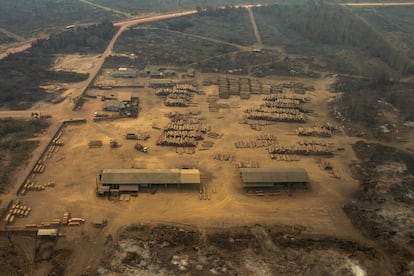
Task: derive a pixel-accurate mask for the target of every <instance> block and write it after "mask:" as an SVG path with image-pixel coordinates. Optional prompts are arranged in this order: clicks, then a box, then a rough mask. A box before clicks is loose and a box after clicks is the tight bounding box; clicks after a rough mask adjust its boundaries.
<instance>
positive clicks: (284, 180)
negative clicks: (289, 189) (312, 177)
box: [240, 168, 309, 188]
mask: <svg viewBox="0 0 414 276" xmlns="http://www.w3.org/2000/svg"><path fill="white" fill-rule="evenodd" d="M240 174H241V178H242V181H243V185H244V188H263V187H274V186H276V185H279V184H284V185H286V184H306V183H308V182H309V177H308V173H307V172H306V171H305V170H304V169H303V168H241V169H240Z"/></svg>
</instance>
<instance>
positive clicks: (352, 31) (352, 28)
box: [255, 0, 413, 74]
mask: <svg viewBox="0 0 414 276" xmlns="http://www.w3.org/2000/svg"><path fill="white" fill-rule="evenodd" d="M255 12H256V13H258V14H260V15H264V16H267V17H271V18H273V19H274V20H275V21H277V22H279V23H281V24H283V25H284V26H285V28H287V29H291V30H293V31H295V32H298V33H299V34H301V35H302V36H303V37H305V38H307V39H309V40H311V41H315V42H317V43H321V44H328V45H335V46H338V47H347V46H349V47H355V48H357V49H360V50H362V51H364V52H366V53H368V54H370V55H371V56H373V57H376V58H379V59H380V60H382V61H383V62H385V63H386V64H388V65H389V66H390V67H391V68H393V69H394V70H395V71H396V72H398V73H399V74H404V73H407V72H409V71H412V70H413V66H412V64H411V62H410V60H409V59H408V58H407V57H406V56H405V55H404V54H402V53H400V52H399V51H397V50H396V49H394V48H393V47H392V45H391V44H390V43H388V42H387V41H386V40H385V39H384V38H383V37H382V36H381V34H379V33H378V32H376V31H375V30H374V29H373V28H372V27H370V26H369V25H368V24H367V23H366V22H365V21H364V20H363V19H361V18H360V17H358V16H356V15H355V14H354V13H353V12H352V11H351V10H350V9H348V8H345V7H342V6H339V5H332V4H330V3H328V2H326V1H316V0H307V1H305V2H304V3H295V4H287V5H286V4H283V5H282V4H276V5H271V6H266V7H260V8H256V9H255Z"/></svg>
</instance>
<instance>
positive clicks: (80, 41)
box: [33, 20, 117, 54]
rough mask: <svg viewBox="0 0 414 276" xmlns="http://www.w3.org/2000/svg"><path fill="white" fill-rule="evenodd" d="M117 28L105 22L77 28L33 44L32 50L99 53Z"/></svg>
mask: <svg viewBox="0 0 414 276" xmlns="http://www.w3.org/2000/svg"><path fill="white" fill-rule="evenodd" d="M116 30H117V27H115V26H114V25H113V24H112V23H111V22H110V21H108V20H105V21H103V22H102V23H101V24H98V25H91V26H88V27H78V28H76V30H74V31H72V30H70V31H66V32H62V33H59V34H52V35H50V37H49V39H39V40H37V41H36V42H35V43H33V48H34V49H42V50H43V51H47V52H51V53H64V54H68V53H85V54H87V53H99V52H103V51H104V50H105V48H106V45H107V44H108V42H109V41H110V40H111V38H112V37H113V36H114V35H115V33H116Z"/></svg>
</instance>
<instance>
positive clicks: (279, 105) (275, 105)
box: [260, 101, 301, 110]
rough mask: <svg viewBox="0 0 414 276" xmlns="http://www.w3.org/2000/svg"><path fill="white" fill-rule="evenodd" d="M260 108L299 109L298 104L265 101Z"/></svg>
mask: <svg viewBox="0 0 414 276" xmlns="http://www.w3.org/2000/svg"><path fill="white" fill-rule="evenodd" d="M260 106H264V107H270V108H289V109H292V108H293V109H299V110H300V109H301V106H300V104H299V103H292V102H285V101H267V102H264V103H263V104H261V105H260Z"/></svg>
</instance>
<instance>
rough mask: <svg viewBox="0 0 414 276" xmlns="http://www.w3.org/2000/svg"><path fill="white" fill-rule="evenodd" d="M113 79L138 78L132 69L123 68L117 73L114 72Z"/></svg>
mask: <svg viewBox="0 0 414 276" xmlns="http://www.w3.org/2000/svg"><path fill="white" fill-rule="evenodd" d="M112 77H113V78H136V77H137V71H136V70H135V69H131V68H125V67H121V68H118V70H117V71H114V72H112Z"/></svg>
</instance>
